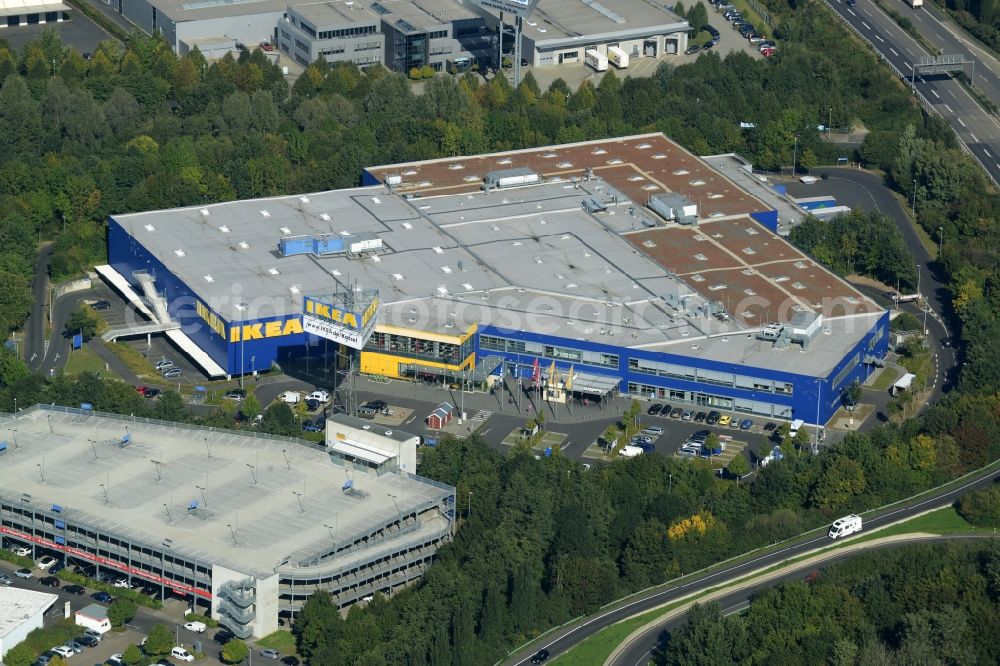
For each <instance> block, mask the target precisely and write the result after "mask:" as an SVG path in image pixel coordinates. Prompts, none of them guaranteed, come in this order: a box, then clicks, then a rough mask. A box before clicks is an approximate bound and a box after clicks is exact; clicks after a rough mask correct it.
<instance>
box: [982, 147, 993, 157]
mask: <svg viewBox="0 0 1000 666" xmlns="http://www.w3.org/2000/svg"><path fill="white" fill-rule="evenodd" d="M983 152H984V153H986V157H993V156H992V155H990V151H989V150H987V149H986V148H983Z"/></svg>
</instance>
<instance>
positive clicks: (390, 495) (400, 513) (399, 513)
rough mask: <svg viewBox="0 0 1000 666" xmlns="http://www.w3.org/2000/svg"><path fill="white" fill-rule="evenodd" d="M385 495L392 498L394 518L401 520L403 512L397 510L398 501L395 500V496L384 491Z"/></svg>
mask: <svg viewBox="0 0 1000 666" xmlns="http://www.w3.org/2000/svg"><path fill="white" fill-rule="evenodd" d="M386 495H388V496H389V497H391V498H392V503H393V504H395V505H396V519H397V520H399V521H400V522H402V513H403V512H402V511H400V510H399V503H398V502H396V496H395V495H393V494H392V493H386Z"/></svg>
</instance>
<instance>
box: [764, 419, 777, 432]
mask: <svg viewBox="0 0 1000 666" xmlns="http://www.w3.org/2000/svg"><path fill="white" fill-rule="evenodd" d="M777 427H778V426H776V425H775V424H774V423H773V422H771V421H768V422H767V423H765V424H764V432H771V431H772V430H774V429H775V428H777Z"/></svg>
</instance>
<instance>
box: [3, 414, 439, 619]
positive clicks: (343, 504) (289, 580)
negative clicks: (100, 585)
mask: <svg viewBox="0 0 1000 666" xmlns="http://www.w3.org/2000/svg"><path fill="white" fill-rule="evenodd" d="M338 418H339V421H331V425H330V428H329V429H328V432H329V433H330V435H329V436H330V441H328V442H327V445H326V446H311V445H308V444H306V443H304V442H302V441H301V440H294V439H290V438H280V437H272V436H263V435H261V436H256V435H254V434H252V433H250V434H246V433H240V432H234V431H225V430H222V431H220V430H217V429H208V428H195V427H187V426H182V425H177V424H172V423H167V422H154V421H149V420H142V419H132V418H128V417H121V416H115V415H101V414H94V413H93V412H91V411H89V410H78V409H66V408H60V407H47V406H37V407H33V408H31V409H28V410H24V411H22V412H20V413H19V414H18V415H17V416H16V418H15V417H13V416H10V415H6V416H3V417H2V421H3V424H2V428H3V429H4V430H6V434H7V436H8V439H7V440H5V441H4V442H2V443H0V460H2V464H0V519H2V526H0V531H2V533H3V536H4V541H5V543H6V544H7V545H13V544H18V545H20V544H23V545H29V546H33V547H36V548H44V549H47V550H48V551H52V552H55V553H57V554H62V555H63V556H64V557H65V558H67V559H68V560H74V561H76V562H77V563H81V562H82V563H90V564H94V565H97V566H98V567H99V568H101V569H103V570H110V571H111V572H116V573H118V574H120V575H122V576H124V577H127V578H128V579H130V580H131V581H134V580H137V579H138V580H142V581H148V582H149V583H151V584H156V585H160V586H162V588H163V589H164V590H166V591H173V592H174V593H176V594H180V595H184V596H187V597H189V598H190V599H191V600H192V601H193V602H194V603H195V604H196V605H200V606H202V607H205V608H210V609H211V612H212V614H213V615H214V616H215V617H216V618H217V619H219V621H220V622H221V623H222V624H223V625H225V626H226V627H228V628H229V629H231V630H232V631H233V632H234V633H236V635H238V636H241V637H244V638H245V637H249V636H251V635H253V636H264V635H267V634H268V633H270V632H272V631H274V630H276V629H277V628H278V618H279V615H294V614H295V613H296V612H297V611H298V610H299V609H301V607H302V605H303V603H304V602H305V600H306V599H307V598H308V597H309V595H311V594H313V593H314V592H317V591H323V592H328V593H329V594H330V595H331V596H332V598H333V600H334V602H335V603H336V604H337V605H339V606H347V605H349V604H351V603H354V602H356V601H358V600H359V599H362V598H364V597H365V596H368V595H370V594H373V593H375V592H383V593H387V594H392V593H393V592H395V591H397V590H398V589H400V588H402V587H403V586H405V585H406V584H408V583H409V582H411V581H413V580H415V579H416V578H418V577H419V576H420V575H421V574H422V573H423V572H424V571H425V569H426V568H427V567H428V566H429V564H430V562H431V561H432V559H433V556H434V552H435V550H436V549H437V547H438V546H439V545H440V544H441V543H442V542H444V541H447V540H448V539H450V537H451V532H452V524H453V519H454V500H455V493H454V489H453V488H451V487H449V486H446V485H444V484H440V483H437V482H434V481H431V480H428V479H423V478H420V477H417V476H415V475H413V474H411V473H409V472H406V471H403V470H402V469H400V461H403V460H408V461H411V462H408V463H407V464H406V465H405V466H407V467H408V466H410V465H411V464H412V460H413V459H414V455H413V452H412V451H410V450H408V449H409V448H412V447H413V446H414V441H413V438H411V437H404V436H401V435H400V434H399V433H395V434H393V433H391V432H389V433H385V432H381V433H379V432H373V431H372V430H371V428H370V427H369V429H364V428H362V426H361V424H360V423H357V422H355V420H353V419H350V418H348V417H338Z"/></svg>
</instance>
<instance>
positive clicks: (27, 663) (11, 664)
mask: <svg viewBox="0 0 1000 666" xmlns="http://www.w3.org/2000/svg"><path fill="white" fill-rule="evenodd" d="M3 663H5V664H7V666H31V665H32V664H33V663H35V653H34V651H33V650H32V649H31V648H30V647H28V644H27V643H26V642H22V643H18V644H17V645H15V646H14V647H12V648H11V649H10V650H7V654H5V655H4V658H3Z"/></svg>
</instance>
